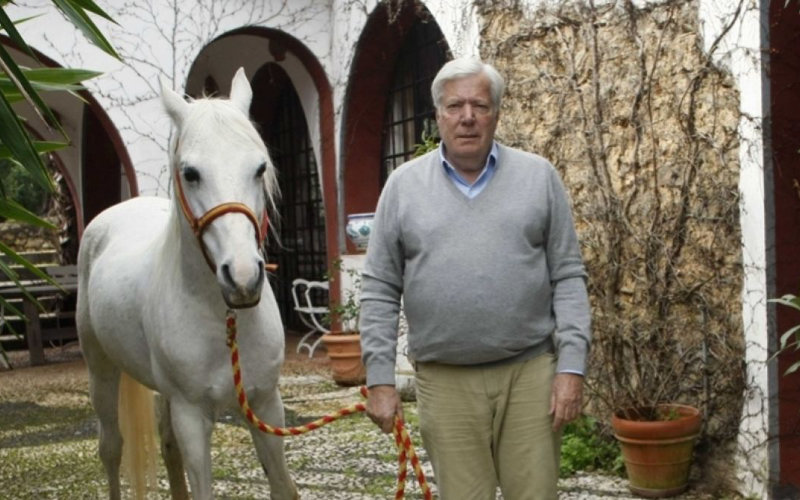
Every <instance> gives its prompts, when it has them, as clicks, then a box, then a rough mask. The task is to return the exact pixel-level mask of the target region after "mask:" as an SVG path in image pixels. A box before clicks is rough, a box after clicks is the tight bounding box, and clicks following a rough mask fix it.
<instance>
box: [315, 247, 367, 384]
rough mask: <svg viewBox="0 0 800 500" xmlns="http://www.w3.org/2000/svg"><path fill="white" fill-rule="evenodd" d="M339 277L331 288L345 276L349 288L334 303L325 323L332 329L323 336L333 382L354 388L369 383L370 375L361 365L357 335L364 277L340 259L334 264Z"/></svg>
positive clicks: (334, 275) (358, 336)
mask: <svg viewBox="0 0 800 500" xmlns="http://www.w3.org/2000/svg"><path fill="white" fill-rule="evenodd" d="M333 269H334V270H336V271H338V272H337V273H335V274H334V273H331V274H330V275H329V276H328V279H329V281H330V283H331V286H335V285H337V284H336V283H335V281H334V280H335V277H336V276H339V277H340V279H341V276H342V275H346V276H347V277H348V278H349V286H348V287H347V289H345V290H342V299H341V300H340V301H338V302H336V301H332V302H331V304H330V306H329V313H328V317H327V318H326V321H327V322H328V323H329V324H330V325H331V326H332V329H331V331H330V332H329V333H326V334H325V335H323V336H322V342H323V344H325V347H326V348H327V350H328V357H329V358H330V361H331V371H332V374H333V380H334V382H336V383H337V384H339V385H343V386H352V385H360V384H363V383H365V382H366V379H367V371H366V368H365V367H364V364H363V362H362V361H361V335H360V334H359V331H358V318H359V315H360V313H361V303H360V295H361V273H359V272H358V270H357V269H351V268H347V269H346V268H345V267H344V266H343V264H342V261H341V259H337V260H336V261H335V262H334V263H333Z"/></svg>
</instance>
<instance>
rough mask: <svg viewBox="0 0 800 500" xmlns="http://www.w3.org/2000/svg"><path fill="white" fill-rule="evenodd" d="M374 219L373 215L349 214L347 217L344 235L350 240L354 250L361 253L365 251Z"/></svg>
mask: <svg viewBox="0 0 800 500" xmlns="http://www.w3.org/2000/svg"><path fill="white" fill-rule="evenodd" d="M374 219H375V214H374V213H363V214H350V215H348V216H347V225H346V226H345V233H347V237H348V238H350V241H352V242H353V244H354V245H355V246H356V248H358V249H359V250H361V251H364V250H366V249H367V243H369V236H370V233H371V232H372V221H373V220H374Z"/></svg>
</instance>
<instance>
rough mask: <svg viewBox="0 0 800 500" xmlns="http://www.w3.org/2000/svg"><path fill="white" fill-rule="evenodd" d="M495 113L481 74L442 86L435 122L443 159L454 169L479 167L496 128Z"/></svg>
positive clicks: (486, 153) (496, 112)
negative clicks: (444, 151)
mask: <svg viewBox="0 0 800 500" xmlns="http://www.w3.org/2000/svg"><path fill="white" fill-rule="evenodd" d="M498 111H499V110H496V109H494V105H493V104H492V98H491V93H490V92H489V79H488V78H487V77H486V76H485V75H484V74H482V73H481V74H478V75H473V76H469V77H466V78H461V79H459V80H451V81H449V82H447V83H445V84H444V92H443V95H442V101H441V105H440V107H439V108H438V109H437V110H436V123H437V124H438V125H439V135H440V136H441V137H442V141H444V145H445V149H446V153H447V155H446V156H447V159H448V161H450V162H451V163H452V164H453V166H454V167H456V168H457V169H459V170H468V171H474V170H476V169H477V170H480V169H481V168H483V165H484V163H485V161H486V157H487V155H488V154H489V150H490V149H491V147H492V140H493V139H494V131H495V129H496V128H497V119H498V115H499V113H498Z"/></svg>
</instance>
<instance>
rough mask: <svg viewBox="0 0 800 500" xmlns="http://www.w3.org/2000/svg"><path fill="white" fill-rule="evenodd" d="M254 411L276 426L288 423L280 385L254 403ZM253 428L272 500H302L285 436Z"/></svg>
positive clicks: (251, 431)
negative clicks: (285, 446)
mask: <svg viewBox="0 0 800 500" xmlns="http://www.w3.org/2000/svg"><path fill="white" fill-rule="evenodd" d="M253 411H254V412H255V413H256V415H258V416H259V417H260V418H261V419H262V420H263V421H264V422H267V423H269V424H270V425H272V426H274V427H283V426H284V425H285V418H284V413H283V401H282V400H281V395H280V393H279V392H278V389H277V388H275V390H274V391H273V393H272V394H271V395H269V396H268V397H265V398H259V400H258V401H256V402H254V404H253ZM249 427H250V434H251V435H252V436H253V443H254V444H255V447H256V453H257V454H258V459H259V461H260V462H261V467H262V468H263V469H264V472H265V473H266V474H267V479H269V490H270V498H272V500H296V499H299V498H300V496H299V495H298V493H297V487H296V486H295V484H294V481H292V478H291V475H290V474H289V467H288V466H287V465H286V455H285V454H284V446H283V445H284V443H283V438H281V437H279V436H275V435H272V434H267V433H264V432H261V431H260V430H258V429H257V428H255V427H253V426H249Z"/></svg>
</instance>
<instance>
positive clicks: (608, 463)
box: [559, 416, 625, 477]
mask: <svg viewBox="0 0 800 500" xmlns="http://www.w3.org/2000/svg"><path fill="white" fill-rule="evenodd" d="M624 467H625V465H624V463H623V462H622V455H621V454H620V451H619V445H618V444H617V442H616V441H615V440H614V439H613V438H612V437H611V436H608V435H605V434H603V433H602V432H601V429H600V427H599V425H598V422H597V420H595V419H593V418H592V417H589V416H582V417H581V418H579V419H577V420H575V421H574V422H571V423H569V424H567V426H566V427H565V428H564V433H563V435H562V437H561V469H560V471H559V475H560V476H561V477H569V476H572V475H573V474H575V473H576V472H577V471H596V470H603V471H608V472H611V473H614V474H622V472H623V470H624Z"/></svg>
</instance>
